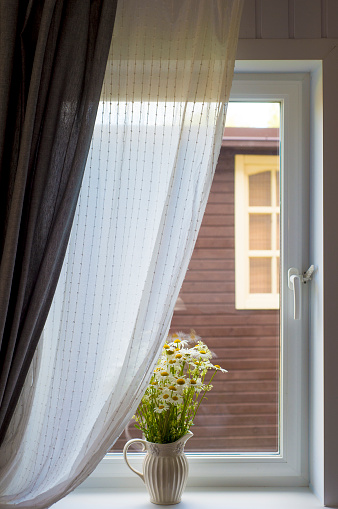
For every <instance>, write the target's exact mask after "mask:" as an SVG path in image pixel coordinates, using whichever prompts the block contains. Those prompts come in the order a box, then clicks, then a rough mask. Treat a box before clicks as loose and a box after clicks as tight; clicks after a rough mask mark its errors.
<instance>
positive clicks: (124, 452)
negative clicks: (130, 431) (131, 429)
mask: <svg viewBox="0 0 338 509" xmlns="http://www.w3.org/2000/svg"><path fill="white" fill-rule="evenodd" d="M136 442H140V443H141V444H142V451H144V450H145V448H146V443H147V442H146V440H141V439H140V438H133V439H132V440H129V441H128V442H127V443H126V445H125V446H124V447H123V457H124V459H125V462H126V463H127V465H128V467H129V468H130V470H132V471H133V472H135V474H137V475H138V476H139V477H141V479H142V481H143V482H144V475H143V474H142V472H139V471H138V470H135V468H133V467H132V466H131V464H130V463H129V461H128V458H127V451H128V449H129V447H130V446H131V444H135V443H136Z"/></svg>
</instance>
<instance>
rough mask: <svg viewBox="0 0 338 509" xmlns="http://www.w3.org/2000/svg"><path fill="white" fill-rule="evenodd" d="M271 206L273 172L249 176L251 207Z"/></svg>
mask: <svg viewBox="0 0 338 509" xmlns="http://www.w3.org/2000/svg"><path fill="white" fill-rule="evenodd" d="M270 205H271V172H270V171H264V172H262V173H256V174H255V175H250V176H249V206H250V207H257V206H258V207H259V206H260V207H262V206H270Z"/></svg>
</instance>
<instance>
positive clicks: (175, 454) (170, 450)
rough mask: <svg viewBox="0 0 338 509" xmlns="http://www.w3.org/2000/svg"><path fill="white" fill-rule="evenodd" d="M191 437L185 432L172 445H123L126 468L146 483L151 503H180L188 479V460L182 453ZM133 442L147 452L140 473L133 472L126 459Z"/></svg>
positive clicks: (129, 443)
mask: <svg viewBox="0 0 338 509" xmlns="http://www.w3.org/2000/svg"><path fill="white" fill-rule="evenodd" d="M192 436H193V434H192V433H191V431H188V433H187V434H186V435H184V436H183V437H181V438H179V439H178V440H176V442H172V443H171V444H155V443H152V442H148V441H147V440H141V439H139V438H134V439H133V440H129V442H127V443H126V445H125V446H124V449H123V456H124V459H125V461H126V463H127V465H128V467H129V468H130V469H131V470H132V471H133V472H135V474H137V475H138V476H140V477H141V479H142V481H143V482H144V483H145V485H146V487H147V489H148V492H149V495H150V501H151V502H153V504H160V505H169V504H178V503H179V502H180V501H181V496H182V492H183V490H184V488H185V485H186V483H187V478H188V460H187V458H186V456H185V454H184V446H185V443H186V441H187V440H189V438H190V437H192ZM136 442H140V443H141V444H142V446H143V450H146V451H147V454H146V455H145V457H144V461H143V473H142V472H139V471H138V470H135V469H134V468H133V467H132V466H131V465H130V463H129V461H128V458H127V451H128V448H129V446H130V445H131V444H134V443H136Z"/></svg>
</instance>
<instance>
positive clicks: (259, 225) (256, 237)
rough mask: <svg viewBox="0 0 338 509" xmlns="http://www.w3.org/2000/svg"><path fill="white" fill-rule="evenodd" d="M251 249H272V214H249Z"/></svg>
mask: <svg viewBox="0 0 338 509" xmlns="http://www.w3.org/2000/svg"><path fill="white" fill-rule="evenodd" d="M249 249H251V250H256V249H271V214H249Z"/></svg>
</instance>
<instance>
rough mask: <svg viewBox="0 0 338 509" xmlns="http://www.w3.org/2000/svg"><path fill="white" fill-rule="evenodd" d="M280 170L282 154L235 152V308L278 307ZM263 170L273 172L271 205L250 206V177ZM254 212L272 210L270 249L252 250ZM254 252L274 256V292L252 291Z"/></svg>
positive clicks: (272, 267) (267, 212)
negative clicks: (251, 224) (278, 191)
mask: <svg viewBox="0 0 338 509" xmlns="http://www.w3.org/2000/svg"><path fill="white" fill-rule="evenodd" d="M279 170H280V165H279V156H277V155H265V154H260V155H257V154H236V155H235V295H236V309H279V291H278V274H277V259H278V260H279V257H280V250H279V249H277V245H276V242H277V241H276V238H277V232H276V229H277V228H276V227H277V223H276V221H274V219H275V218H276V214H277V213H278V214H279V204H276V194H277V189H276V175H275V173H276V172H277V171H279ZM263 171H270V172H271V176H272V179H271V190H270V193H271V198H272V199H271V205H269V206H267V207H266V208H265V209H264V207H261V206H260V207H258V208H256V207H252V206H251V207H250V204H249V177H250V175H254V174H257V173H260V172H263ZM251 212H257V213H259V214H261V213H263V214H269V215H270V214H271V215H272V224H271V231H272V235H271V246H270V249H268V250H266V251H263V250H258V249H255V250H250V246H249V217H250V213H251ZM253 256H258V257H269V258H272V262H271V292H270V293H251V292H250V258H251V257H253Z"/></svg>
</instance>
